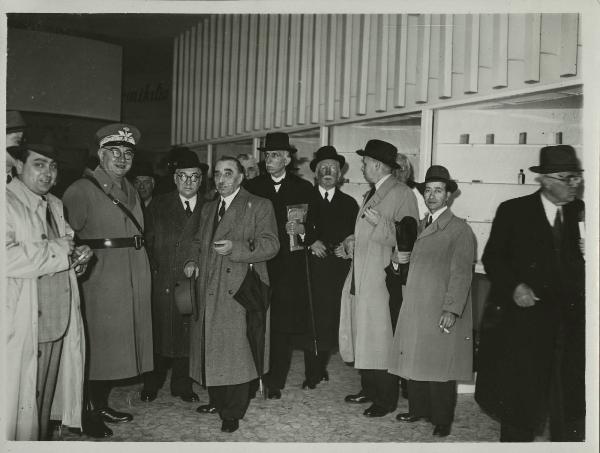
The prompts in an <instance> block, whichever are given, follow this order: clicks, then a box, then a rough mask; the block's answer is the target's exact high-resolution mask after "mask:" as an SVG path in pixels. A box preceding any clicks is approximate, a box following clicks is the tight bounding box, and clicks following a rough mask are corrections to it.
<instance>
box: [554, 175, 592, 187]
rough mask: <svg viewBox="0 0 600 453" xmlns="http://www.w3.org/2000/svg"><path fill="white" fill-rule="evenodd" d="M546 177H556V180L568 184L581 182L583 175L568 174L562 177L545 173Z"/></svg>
mask: <svg viewBox="0 0 600 453" xmlns="http://www.w3.org/2000/svg"><path fill="white" fill-rule="evenodd" d="M546 178H550V179H556V180H557V181H560V182H562V183H564V184H567V185H569V186H572V185H576V184H581V182H582V181H583V176H581V175H569V176H565V177H564V178H559V177H557V176H549V175H546Z"/></svg>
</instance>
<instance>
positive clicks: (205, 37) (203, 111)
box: [200, 20, 210, 140]
mask: <svg viewBox="0 0 600 453" xmlns="http://www.w3.org/2000/svg"><path fill="white" fill-rule="evenodd" d="M209 40H210V39H209V21H207V20H205V21H204V22H203V24H202V79H201V83H200V84H201V86H202V94H201V96H200V118H201V119H202V120H201V121H200V139H201V140H206V138H207V136H206V124H207V122H208V111H209V110H208V72H209V71H208V68H209V62H210V54H209V46H208V43H209Z"/></svg>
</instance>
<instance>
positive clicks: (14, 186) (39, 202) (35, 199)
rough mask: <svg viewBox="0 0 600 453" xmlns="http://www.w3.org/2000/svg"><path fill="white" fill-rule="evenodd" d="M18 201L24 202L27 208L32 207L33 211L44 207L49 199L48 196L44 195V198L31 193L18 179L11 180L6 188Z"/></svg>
mask: <svg viewBox="0 0 600 453" xmlns="http://www.w3.org/2000/svg"><path fill="white" fill-rule="evenodd" d="M7 188H8V189H10V190H11V191H12V192H13V193H14V194H15V195H17V197H19V199H21V200H22V201H24V202H25V203H26V204H27V205H28V206H32V207H34V209H38V208H39V207H40V206H44V205H45V203H46V200H47V199H48V197H49V194H46V195H45V196H44V198H45V199H44V198H42V197H41V196H40V195H38V194H36V193H33V192H32V191H31V190H30V189H29V187H27V186H26V185H25V184H24V183H23V181H21V180H20V179H19V178H13V179H12V181H11V182H10V184H9V185H8V186H7Z"/></svg>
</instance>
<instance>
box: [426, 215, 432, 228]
mask: <svg viewBox="0 0 600 453" xmlns="http://www.w3.org/2000/svg"><path fill="white" fill-rule="evenodd" d="M432 221H433V216H432V215H430V216H429V217H427V222H425V228H427V227H428V226H429V225H431V222H432Z"/></svg>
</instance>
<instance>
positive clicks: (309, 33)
mask: <svg viewBox="0 0 600 453" xmlns="http://www.w3.org/2000/svg"><path fill="white" fill-rule="evenodd" d="M313 26H314V21H313V15H312V14H303V15H302V46H301V48H300V52H301V60H300V80H299V81H298V120H297V123H298V124H305V123H306V96H307V93H308V85H309V75H308V74H309V69H310V66H312V61H310V62H309V55H310V46H311V42H312V39H313Z"/></svg>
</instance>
